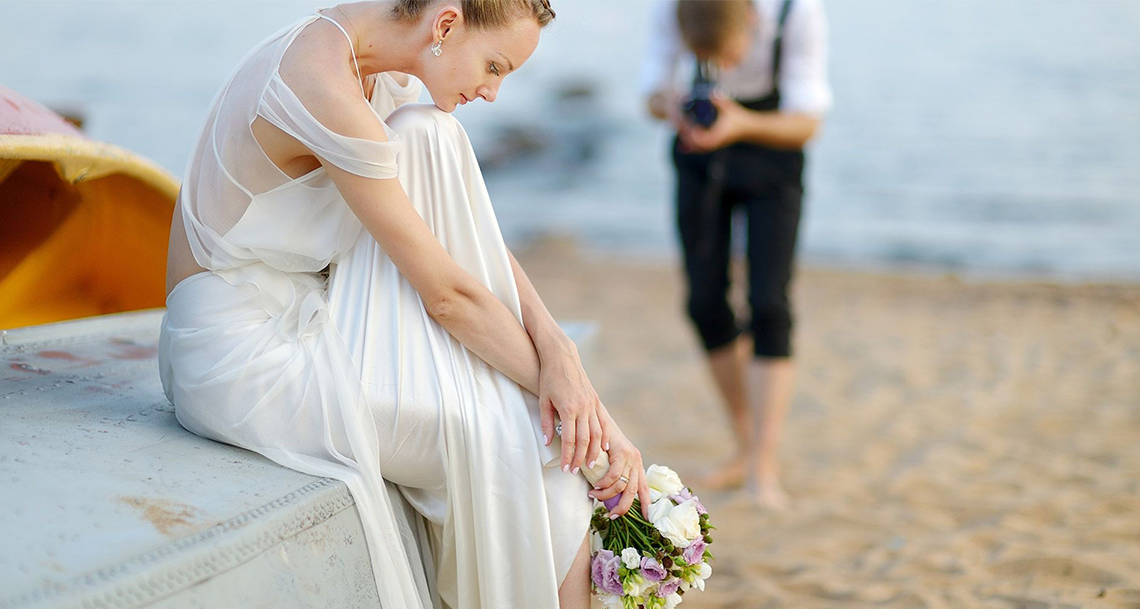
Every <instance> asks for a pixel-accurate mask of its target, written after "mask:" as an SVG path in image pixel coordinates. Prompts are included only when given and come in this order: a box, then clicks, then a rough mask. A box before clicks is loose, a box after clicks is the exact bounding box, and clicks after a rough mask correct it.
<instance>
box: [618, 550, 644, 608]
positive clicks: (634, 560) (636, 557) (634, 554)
mask: <svg viewBox="0 0 1140 609" xmlns="http://www.w3.org/2000/svg"><path fill="white" fill-rule="evenodd" d="M621 562H622V563H623V564H624V565H625V568H626V569H629V570H631V571H632V570H633V569H637V568H639V567H641V553H640V552H638V551H637V548H626V549H624V550H622V551H621ZM634 596H637V595H636V594H635V595H634Z"/></svg>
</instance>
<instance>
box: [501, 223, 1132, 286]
mask: <svg viewBox="0 0 1140 609" xmlns="http://www.w3.org/2000/svg"><path fill="white" fill-rule="evenodd" d="M553 244H557V247H565V248H569V249H571V250H573V251H575V252H576V254H575V255H576V256H578V257H580V258H582V259H584V260H599V259H603V258H611V259H612V258H617V259H620V260H621V261H622V262H623V263H624V264H636V265H644V266H661V265H678V264H680V263H681V261H680V255H679V252H678V250H677V246H676V244H671V245H670V247H668V248H658V247H649V246H644V247H642V246H635V247H612V246H608V245H606V244H605V243H599V242H597V241H594V240H591V239H589V238H587V237H582V236H580V235H575V234H571V233H552V232H537V233H535V234H531V235H525V236H519V235H515V236H514V238H512V239H510V240H509V241H508V245H509V246H510V248H511V251H523V252H525V251H529V250H542V249H546V248H549V247H552V246H554V245H553ZM742 257H743V253H742V252H735V253H734V260H738V259H741V258H742ZM804 271H806V272H809V273H815V272H822V273H844V274H855V275H866V276H871V277H900V278H914V279H945V280H950V281H961V282H963V283H970V284H978V283H1001V284H1012V285H1053V286H1058V287H1098V286H1099V287H1132V286H1140V273H1136V274H1127V273H1121V274H1103V275H1096V274H1093V275H1079V274H1074V273H1061V272H1050V271H1038V272H1034V271H1028V270H1010V269H998V268H982V267H963V268H947V267H945V266H940V265H937V264H933V263H923V262H914V261H884V260H870V259H868V260H857V261H850V260H840V259H838V258H828V257H821V256H810V255H804V254H802V253H797V272H804Z"/></svg>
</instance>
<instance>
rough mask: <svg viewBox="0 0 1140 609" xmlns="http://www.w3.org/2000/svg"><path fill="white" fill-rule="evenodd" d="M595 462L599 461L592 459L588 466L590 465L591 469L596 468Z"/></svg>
mask: <svg viewBox="0 0 1140 609" xmlns="http://www.w3.org/2000/svg"><path fill="white" fill-rule="evenodd" d="M595 463H597V461H590V464H589V465H587V466H586V467H588V468H590V469H594V464H595Z"/></svg>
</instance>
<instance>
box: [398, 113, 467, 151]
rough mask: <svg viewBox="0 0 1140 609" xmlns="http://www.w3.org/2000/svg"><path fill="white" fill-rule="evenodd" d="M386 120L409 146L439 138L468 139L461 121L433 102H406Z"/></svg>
mask: <svg viewBox="0 0 1140 609" xmlns="http://www.w3.org/2000/svg"><path fill="white" fill-rule="evenodd" d="M384 122H385V123H386V124H387V125H388V126H389V127H390V128H391V129H392V130H393V131H395V132H396V133H398V134H399V135H400V139H401V140H402V141H404V143H405V145H407V146H415V145H419V144H422V143H424V142H428V141H437V140H439V139H461V140H466V139H467V138H466V137H465V135H466V134H465V133H463V127H462V126H460V124H459V121H458V120H457V119H456V118H455V117H454V116H452V115H451V114H450V113H447V112H444V111H443V110H440V109H439V108H437V107H435V106H434V105H432V104H404V105H402V106H400V107H399V108H396V109H395V110H394V111H392V113H391V114H389V115H388V118H386V119H384ZM461 134H462V136H463V137H461Z"/></svg>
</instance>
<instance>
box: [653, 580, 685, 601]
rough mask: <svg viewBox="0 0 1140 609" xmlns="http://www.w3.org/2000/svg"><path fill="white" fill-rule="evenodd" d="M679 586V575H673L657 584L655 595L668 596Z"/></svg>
mask: <svg viewBox="0 0 1140 609" xmlns="http://www.w3.org/2000/svg"><path fill="white" fill-rule="evenodd" d="M680 587H681V578H680V577H674V578H673V579H670V580H669V581H663V582H661V583H660V584H657V596H658V597H660V598H665V597H666V596H669V595H670V594H673V593H674V592H676V591H677V588H680Z"/></svg>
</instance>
